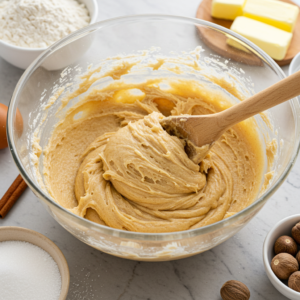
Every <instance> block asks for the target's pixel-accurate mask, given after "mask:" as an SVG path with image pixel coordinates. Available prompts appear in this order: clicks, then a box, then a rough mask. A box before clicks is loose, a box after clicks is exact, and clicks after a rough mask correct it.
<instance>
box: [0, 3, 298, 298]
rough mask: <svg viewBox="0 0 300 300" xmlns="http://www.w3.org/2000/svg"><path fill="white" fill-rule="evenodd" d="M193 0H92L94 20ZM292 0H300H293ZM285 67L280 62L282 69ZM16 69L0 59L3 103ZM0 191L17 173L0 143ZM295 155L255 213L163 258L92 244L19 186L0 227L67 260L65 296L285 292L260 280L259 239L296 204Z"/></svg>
mask: <svg viewBox="0 0 300 300" xmlns="http://www.w3.org/2000/svg"><path fill="white" fill-rule="evenodd" d="M199 2H200V1H199V0H188V1H187V0H165V1H161V0H123V1H118V0H101V1H100V0H99V11H100V13H99V20H105V19H108V18H113V17H118V16H123V15H131V14H145V13H161V14H171V15H183V16H189V17H194V16H195V13H196V9H197V7H198V5H199ZM298 2H300V1H298ZM284 71H285V72H287V67H285V68H284ZM22 73H23V71H22V70H20V69H17V68H15V67H13V66H11V65H9V64H8V63H6V62H5V61H4V60H2V59H1V58H0V102H1V103H4V104H6V105H7V104H8V103H9V101H10V97H11V95H12V92H13V90H14V87H15V85H16V83H17V81H18V79H19V78H20V76H21V75H22ZM0 170H1V171H0V197H1V196H2V195H3V194H4V192H5V191H6V189H7V188H8V186H9V185H10V184H11V183H12V181H13V180H14V178H15V177H16V176H17V174H18V172H17V169H16V167H15V165H14V163H13V160H12V158H11V155H10V153H9V150H8V149H4V150H0ZM299 177H300V158H299V159H298V160H297V162H296V164H295V166H294V168H293V170H292V172H291V173H290V175H289V177H288V178H287V180H286V181H285V183H284V184H283V185H282V186H281V188H280V189H279V190H278V191H277V192H276V193H275V194H274V195H273V196H272V198H271V199H270V200H269V201H268V203H267V204H266V205H265V207H264V208H263V209H262V210H261V212H260V213H259V214H258V215H257V216H256V217H255V218H254V219H253V220H252V221H251V222H250V223H249V224H248V225H247V226H246V227H245V228H244V229H243V230H241V231H240V232H239V233H238V234H237V235H235V236H234V237H233V238H231V239H230V240H228V241H226V242H225V243H223V244H221V245H219V246H218V247H216V248H214V249H212V250H210V251H208V252H205V253H202V254H200V255H197V256H194V257H191V258H187V259H183V260H178V261H172V262H163V263H146V262H135V261H129V260H124V259H120V258H116V257H112V256H110V255H107V254H105V253H102V252H100V251H97V250H95V249H93V248H91V247H89V246H87V245H85V244H83V243H82V242H80V241H79V240H77V239H76V238H74V237H73V236H72V235H71V234H69V233H68V232H67V231H65V230H64V229H63V228H62V227H61V226H60V225H59V224H58V223H56V221H55V220H54V219H53V218H52V217H51V216H50V215H49V214H48V212H47V211H46V210H45V209H44V207H43V206H42V205H41V203H40V202H39V201H38V199H37V198H36V197H35V196H34V194H33V193H32V192H31V191H30V190H29V189H27V190H26V191H25V193H24V194H23V195H22V197H21V198H20V199H19V201H18V202H17V204H16V205H15V206H14V208H13V209H12V211H11V212H10V213H9V214H8V216H7V217H6V218H5V219H4V220H0V226H22V227H26V228H30V229H33V230H36V231H38V232H41V233H42V234H44V235H46V236H47V237H49V238H50V239H51V240H53V241H54V242H55V243H56V244H57V245H58V247H59V248H60V249H61V250H62V252H63V253H64V255H65V256H66V259H67V261H68V264H69V267H70V273H71V284H70V291H69V296H68V300H76V299H107V300H150V299H151V300H160V299H163V300H164V299H166V300H167V299H172V300H196V299H201V300H214V299H216V300H219V299H221V298H220V296H219V290H220V287H221V286H222V285H223V283H224V282H225V281H227V280H230V279H238V280H241V281H243V282H244V283H245V284H247V285H248V287H249V288H250V290H251V299H255V300H264V299H267V300H282V299H285V298H284V297H283V296H282V295H281V294H280V293H279V292H277V290H276V289H275V288H274V287H273V286H272V284H271V283H270V281H269V280H268V278H267V276H266V274H265V271H264V267H263V261H262V245H263V241H264V238H265V236H266V234H267V232H268V231H269V230H270V228H271V227H272V226H273V225H274V224H275V223H276V222H278V221H279V220H281V219H282V218H284V217H287V216H289V215H292V214H294V213H295V212H298V211H299V201H300V200H299V199H300V198H299V196H300V181H299Z"/></svg>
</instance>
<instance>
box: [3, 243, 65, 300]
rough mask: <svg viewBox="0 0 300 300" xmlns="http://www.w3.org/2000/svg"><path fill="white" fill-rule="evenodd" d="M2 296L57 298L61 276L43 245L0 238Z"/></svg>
mask: <svg viewBox="0 0 300 300" xmlns="http://www.w3.org/2000/svg"><path fill="white" fill-rule="evenodd" d="M0 258H1V259H0V286H1V295H0V299H1V300H29V299H30V300H58V299H59V295H60V291H61V276H60V272H59V269H58V266H57V264H56V262H55V261H54V260H53V258H52V257H51V256H50V255H49V254H48V253H47V252H46V251H44V250H43V249H41V248H40V247H38V246H35V245H33V244H30V243H27V242H21V241H5V242H0Z"/></svg>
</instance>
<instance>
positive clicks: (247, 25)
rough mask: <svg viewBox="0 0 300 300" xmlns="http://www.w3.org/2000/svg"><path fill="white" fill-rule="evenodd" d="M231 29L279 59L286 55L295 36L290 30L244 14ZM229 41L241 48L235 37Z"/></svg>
mask: <svg viewBox="0 0 300 300" xmlns="http://www.w3.org/2000/svg"><path fill="white" fill-rule="evenodd" d="M230 29H231V30H232V31H234V32H236V33H238V34H240V35H242V36H243V37H245V38H247V39H248V40H250V41H251V42H253V43H254V44H256V45H257V46H258V47H260V48H261V49H262V50H264V51H265V52H266V53H267V54H269V55H270V56H271V57H272V58H274V59H277V60H282V59H283V58H284V57H285V55H286V52H287V49H288V47H289V45H290V43H291V40H292V36H293V35H292V33H290V32H286V31H284V30H281V29H278V28H276V27H273V26H270V25H268V24H264V23H262V22H259V21H256V20H253V19H249V18H246V17H243V16H242V17H237V18H236V19H235V20H234V22H233V23H232V25H231V28H230ZM227 43H228V44H229V45H230V46H233V47H236V48H239V49H241V47H239V46H238V44H237V42H236V41H234V40H233V39H230V38H229V39H227Z"/></svg>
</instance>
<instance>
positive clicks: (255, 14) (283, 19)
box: [243, 0, 299, 32]
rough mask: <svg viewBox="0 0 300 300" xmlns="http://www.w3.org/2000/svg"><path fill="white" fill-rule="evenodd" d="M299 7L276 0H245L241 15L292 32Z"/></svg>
mask: <svg viewBox="0 0 300 300" xmlns="http://www.w3.org/2000/svg"><path fill="white" fill-rule="evenodd" d="M298 14H299V7H298V6H296V5H293V4H289V3H285V2H282V1H276V0H247V2H246V4H245V6H244V8H243V16H245V17H248V18H251V19H254V20H257V21H261V22H263V23H266V24H269V25H272V26H275V27H277V28H279V29H282V30H285V31H288V32H293V30H294V28H295V25H296V22H297V18H298Z"/></svg>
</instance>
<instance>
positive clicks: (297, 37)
mask: <svg viewBox="0 0 300 300" xmlns="http://www.w3.org/2000/svg"><path fill="white" fill-rule="evenodd" d="M280 1H283V2H286V3H290V4H294V5H296V4H295V3H294V2H293V1H290V0H280ZM211 5H212V0H202V2H201V3H200V5H199V7H198V11H197V14H196V18H198V19H202V20H205V21H209V22H212V23H215V24H218V25H221V26H224V27H226V28H229V29H230V26H231V24H232V21H227V20H222V19H216V18H213V17H212V16H211ZM198 29H199V32H200V34H201V38H202V40H203V42H204V43H205V44H206V45H207V46H208V47H210V48H211V49H213V50H214V51H215V52H217V53H218V54H220V55H222V56H224V57H227V58H230V59H233V60H237V61H239V62H244V63H247V64H250V65H260V64H261V61H260V59H259V58H258V57H256V56H255V55H253V54H250V53H246V52H244V51H241V50H238V49H235V48H233V47H231V46H228V45H227V44H226V39H227V38H226V36H225V35H224V34H221V33H218V32H217V31H214V30H210V29H208V30H207V29H206V28H201V27H198ZM299 52H300V15H299V16H298V20H297V24H296V26H295V30H294V33H293V39H292V42H291V45H290V47H289V49H288V51H287V54H286V56H285V58H284V59H283V60H280V61H279V60H275V61H276V62H277V64H278V65H279V66H285V65H288V64H289V63H290V62H291V60H292V59H293V58H294V57H295V55H296V54H297V53H299Z"/></svg>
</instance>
